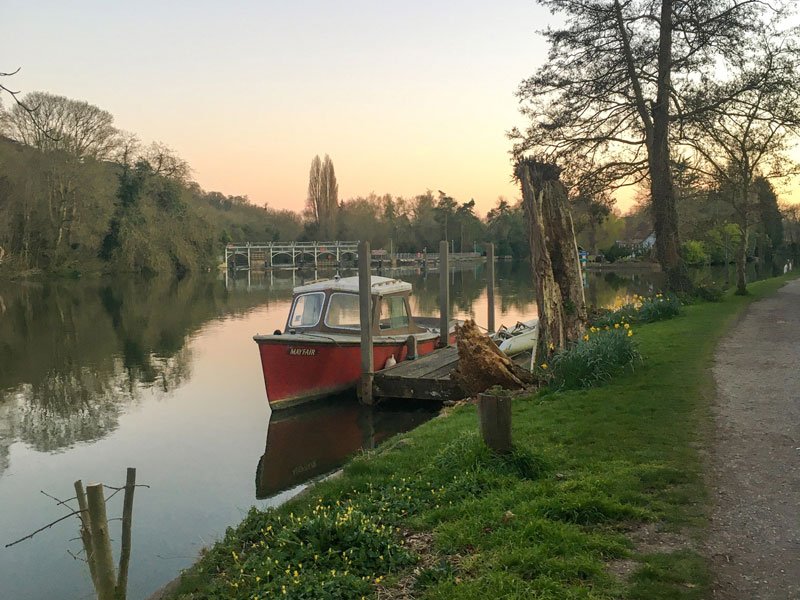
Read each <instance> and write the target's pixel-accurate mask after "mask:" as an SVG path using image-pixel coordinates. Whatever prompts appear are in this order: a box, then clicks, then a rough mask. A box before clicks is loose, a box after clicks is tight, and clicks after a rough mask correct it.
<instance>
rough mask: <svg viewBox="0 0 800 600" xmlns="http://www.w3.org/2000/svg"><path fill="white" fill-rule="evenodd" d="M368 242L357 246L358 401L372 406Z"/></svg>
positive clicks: (373, 366)
mask: <svg viewBox="0 0 800 600" xmlns="http://www.w3.org/2000/svg"><path fill="white" fill-rule="evenodd" d="M369 261H370V248H369V242H367V241H364V242H359V244H358V304H359V314H360V316H361V385H360V387H359V392H360V393H359V399H360V400H361V402H362V403H363V404H372V379H373V374H374V371H375V365H374V363H373V361H374V359H373V355H372V276H371V275H370V272H369Z"/></svg>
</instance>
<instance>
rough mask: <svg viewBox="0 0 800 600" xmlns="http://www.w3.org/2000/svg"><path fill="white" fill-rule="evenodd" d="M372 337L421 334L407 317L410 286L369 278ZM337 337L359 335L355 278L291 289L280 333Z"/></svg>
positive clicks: (384, 278)
mask: <svg viewBox="0 0 800 600" xmlns="http://www.w3.org/2000/svg"><path fill="white" fill-rule="evenodd" d="M370 288H371V289H370V291H371V296H372V322H371V324H370V328H371V331H372V335H373V336H389V335H408V334H412V333H424V332H425V331H427V329H425V328H424V327H421V326H419V325H417V324H416V322H415V320H414V317H413V316H412V315H411V305H410V303H409V297H410V295H411V284H410V283H406V282H405V281H400V280H399V279H391V278H389V277H378V276H372V278H371V285H370ZM311 331H313V332H320V333H323V332H324V333H337V334H345V335H348V334H349V335H357V334H359V332H360V331H361V316H360V308H359V298H358V277H335V278H334V279H326V280H323V281H314V282H312V283H309V284H307V285H301V286H299V287H296V288H294V298H293V300H292V309H291V310H290V311H289V319H288V320H287V322H286V329H285V330H284V333H306V332H311Z"/></svg>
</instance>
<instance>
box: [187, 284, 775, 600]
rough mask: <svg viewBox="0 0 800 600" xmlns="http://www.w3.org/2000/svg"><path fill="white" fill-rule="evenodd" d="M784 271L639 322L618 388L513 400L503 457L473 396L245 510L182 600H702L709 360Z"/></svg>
mask: <svg viewBox="0 0 800 600" xmlns="http://www.w3.org/2000/svg"><path fill="white" fill-rule="evenodd" d="M785 281H786V278H777V279H771V280H766V281H763V282H758V283H754V284H752V285H751V291H752V295H751V296H749V297H746V298H742V297H734V296H731V295H726V296H725V298H724V301H723V302H720V303H704V304H698V305H694V306H689V307H686V308H685V314H684V315H682V316H681V317H679V318H676V319H673V320H671V321H665V322H659V323H654V324H650V325H645V326H641V327H639V328H637V329H636V339H637V340H638V341H639V344H640V349H641V352H642V354H643V356H644V359H645V360H644V364H643V365H641V366H640V367H638V368H637V369H636V370H635V372H632V373H627V374H624V375H621V376H619V377H618V378H616V379H615V380H614V381H613V382H611V383H610V384H608V385H605V386H602V387H599V388H595V389H592V390H584V391H575V392H564V393H544V394H539V395H536V396H533V397H525V398H519V399H517V400H515V403H514V412H513V434H514V441H515V444H516V447H517V450H516V452H515V453H514V454H512V455H511V456H509V457H507V458H502V459H501V458H497V457H493V456H491V455H490V454H489V453H488V452H487V451H486V450H485V448H484V447H483V445H482V444H481V442H480V440H479V438H478V436H477V423H476V416H475V409H474V407H473V406H469V405H467V406H462V407H459V408H457V409H454V410H451V411H450V412H449V413H447V414H445V415H443V417H442V418H439V419H435V420H434V421H432V422H429V423H427V424H425V425H423V426H421V427H419V428H418V429H416V430H414V431H413V432H411V433H409V434H405V435H403V436H400V437H398V438H395V439H394V440H393V441H391V442H389V443H388V444H387V445H385V446H383V447H381V448H379V449H378V450H376V451H373V452H368V453H365V454H363V455H361V456H359V457H358V458H357V459H355V460H353V461H351V462H350V463H349V464H348V465H347V467H346V468H345V471H344V474H343V476H342V477H339V478H337V479H335V480H332V481H326V482H324V483H322V484H320V485H318V486H316V487H315V488H314V489H313V490H312V491H311V492H310V493H309V494H307V495H305V496H304V497H302V498H299V499H296V500H294V501H291V502H289V503H288V504H286V505H285V506H283V507H281V508H280V509H278V510H276V511H271V512H267V513H262V512H257V511H255V510H254V511H251V513H250V514H249V515H248V517H247V518H246V519H245V520H244V521H243V523H242V524H241V525H240V526H239V527H237V528H236V529H235V530H230V531H229V532H228V534H227V535H226V537H225V539H223V540H222V541H220V542H219V543H218V544H216V545H215V546H214V547H213V548H212V549H210V550H209V551H208V552H207V553H206V554H205V556H204V557H203V558H202V559H201V561H200V562H199V563H198V564H197V565H195V567H193V568H192V569H191V570H189V571H188V572H187V573H186V574H185V575H184V577H183V578H182V581H181V583H180V585H179V587H178V590H177V592H176V593H175V595H174V596H173V597H174V598H184V599H187V598H200V597H230V598H240V597H241V598H253V597H264V596H265V595H266V594H268V593H277V594H278V595H283V594H284V593H285V594H286V595H287V597H292V598H327V597H331V598H339V597H343V598H344V597H360V596H361V595H362V594H363V595H369V594H370V593H374V592H375V591H376V590H377V592H378V596H379V597H381V598H400V597H411V596H413V597H421V596H424V597H426V598H437V599H446V598H476V599H477V598H485V597H509V598H526V597H541V598H554V599H555V598H620V597H624V598H631V599H635V598H640V599H645V598H647V599H652V598H704V597H706V596H707V593H708V591H709V581H710V577H709V569H708V565H707V563H706V561H705V559H704V558H703V557H702V556H701V553H700V551H699V550H698V548H700V539H701V538H702V536H703V534H704V528H705V526H706V524H707V519H708V499H707V494H706V488H705V486H704V482H703V462H702V453H703V452H704V451H705V450H706V446H707V440H708V437H709V431H710V423H711V418H710V414H711V413H710V403H711V401H712V399H713V398H714V381H713V378H712V375H711V371H710V366H711V362H712V358H713V352H714V348H715V347H716V344H717V342H718V340H719V339H720V337H721V336H722V335H723V334H724V333H725V331H726V330H727V329H728V327H729V325H730V324H731V322H732V321H733V320H734V319H735V318H736V317H737V316H738V315H739V314H740V313H741V311H742V310H743V309H744V308H745V307H746V306H747V305H748V304H749V303H750V302H751V301H752V300H754V299H758V298H760V297H763V296H766V295H769V294H771V293H773V292H774V291H775V290H776V289H777V288H778V287H780V285H782V283H784V282H785ZM404 594H405V595H404Z"/></svg>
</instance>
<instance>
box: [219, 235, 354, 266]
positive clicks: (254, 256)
mask: <svg viewBox="0 0 800 600" xmlns="http://www.w3.org/2000/svg"><path fill="white" fill-rule="evenodd" d="M278 257H287V258H288V261H286V263H282V264H285V266H289V265H291V266H292V267H297V265H298V263H299V264H313V265H314V267H317V266H319V264H320V262H321V261H320V259H327V260H325V262H326V263H330V262H335V264H336V265H340V264H341V262H342V261H343V260H344V259H345V258H349V259H350V260H353V261H355V260H357V259H358V242H340V241H336V242H243V243H240V244H228V245H227V246H225V264H226V265H227V266H228V267H244V268H246V269H249V268H251V267H252V266H253V265H259V266H263V267H265V268H271V267H272V266H277V265H276V263H275V259H276V258H278Z"/></svg>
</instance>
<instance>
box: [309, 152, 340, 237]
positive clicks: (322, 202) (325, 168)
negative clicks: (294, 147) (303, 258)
mask: <svg viewBox="0 0 800 600" xmlns="http://www.w3.org/2000/svg"><path fill="white" fill-rule="evenodd" d="M305 213H306V216H307V218H308V219H309V220H310V221H311V222H312V223H313V224H314V225H315V226H316V229H317V235H318V236H319V237H320V238H321V239H333V238H335V237H336V222H337V217H338V213H339V184H338V183H336V173H335V172H334V170H333V161H331V158H330V156H328V155H327V154H326V155H325V159H324V160H320V158H319V156H315V157H314V159H313V160H312V161H311V171H310V173H309V175H308V198H307V199H306V211H305Z"/></svg>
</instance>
